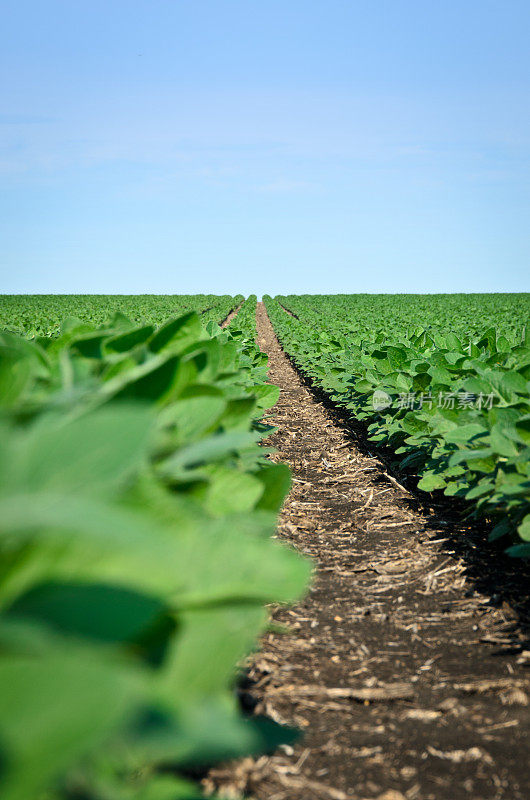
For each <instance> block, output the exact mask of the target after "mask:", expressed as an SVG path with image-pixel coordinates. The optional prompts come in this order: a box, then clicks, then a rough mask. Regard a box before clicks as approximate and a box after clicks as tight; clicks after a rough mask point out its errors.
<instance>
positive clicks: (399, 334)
mask: <svg viewBox="0 0 530 800" xmlns="http://www.w3.org/2000/svg"><path fill="white" fill-rule="evenodd" d="M265 302H266V306H267V310H268V313H269V316H270V318H271V321H272V323H273V326H274V328H275V330H276V333H277V335H278V337H279V339H280V341H281V343H282V345H283V347H284V348H285V350H286V351H287V352H288V353H289V355H290V356H291V357H292V358H293V360H294V361H295V363H296V364H297V365H298V367H299V368H300V369H301V371H302V372H303V373H305V374H306V375H307V376H308V377H309V378H310V379H311V381H313V382H314V383H315V384H316V385H318V386H319V387H321V388H322V389H323V390H324V392H326V393H327V394H328V395H329V396H330V398H331V399H332V400H333V402H335V403H336V404H338V405H340V406H342V407H344V408H345V409H347V411H348V413H350V414H351V415H352V417H353V418H355V419H358V420H361V421H362V422H363V423H364V424H365V425H366V426H367V431H368V436H369V438H370V439H371V440H372V441H373V442H375V443H376V444H377V445H378V446H385V447H390V448H392V449H393V451H394V452H395V453H396V456H397V460H396V466H397V468H398V469H400V470H402V471H405V472H408V473H410V474H412V475H417V476H418V477H419V478H420V480H419V483H418V486H419V488H420V489H422V490H424V491H427V492H432V491H436V490H440V491H443V492H444V494H445V495H447V496H452V497H458V498H462V499H463V500H464V501H466V502H467V503H468V504H469V508H470V511H471V513H472V515H476V516H483V517H486V518H487V519H488V520H489V521H492V522H493V529H492V530H491V533H490V539H491V540H495V539H501V538H503V537H504V539H505V541H506V544H507V546H508V553H509V554H510V555H512V556H530V544H529V542H530V400H529V389H530V331H528V329H526V327H525V321H526V318H527V312H528V296H527V295H515V296H513V297H510V296H508V295H500V296H499V295H490V296H484V297H481V296H471V297H470V298H469V301H466V299H465V296H457V297H456V298H450V299H447V298H445V297H443V296H442V297H441V298H437V297H434V298H427V299H425V298H421V299H414V298H411V300H410V303H408V301H407V298H405V297H402V296H399V295H395V296H391V295H390V296H382V297H381V298H377V297H375V298H373V299H372V300H369V299H368V298H367V297H366V296H359V297H357V296H350V298H349V300H348V298H347V296H339V297H333V296H320V297H308V296H300V297H296V296H294V297H279V298H276V299H275V300H273V299H272V298H270V297H266V298H265ZM467 302H468V303H469V305H466V303H467ZM427 303H429V304H430V310H429V306H428V305H427ZM455 304H457V305H458V304H459V305H460V307H461V311H462V313H461V315H460V317H458V318H457V319H456V320H455V317H454V314H455ZM285 309H287V311H286V310H285ZM383 309H384V310H385V316H382V311H383ZM420 309H421V316H419V312H420ZM481 309H482V313H481V315H480V317H479V319H480V322H479V323H477V315H478V314H479V312H480V310H481ZM288 312H291V313H288ZM496 319H497V320H498V322H499V324H498V325H497V326H495V325H492V324H491V323H493V322H495V320H496ZM420 323H421V324H420ZM477 326H478V332H477Z"/></svg>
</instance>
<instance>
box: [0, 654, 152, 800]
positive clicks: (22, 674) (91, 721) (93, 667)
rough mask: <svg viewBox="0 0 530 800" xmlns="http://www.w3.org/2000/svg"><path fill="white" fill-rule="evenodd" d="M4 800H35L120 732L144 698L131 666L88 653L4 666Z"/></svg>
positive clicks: (3, 662)
mask: <svg viewBox="0 0 530 800" xmlns="http://www.w3.org/2000/svg"><path fill="white" fill-rule="evenodd" d="M0 683H1V684H2V686H4V687H9V691H3V692H2V693H1V694H0V720H1V721H0V741H1V742H2V749H3V754H2V755H3V760H2V773H1V775H0V789H1V794H2V800H28V798H30V797H35V796H36V795H37V793H40V792H42V791H43V790H44V789H46V788H47V786H48V785H49V783H50V781H51V780H52V779H54V778H55V777H57V776H58V775H59V774H60V773H61V772H62V771H63V770H64V769H66V768H67V767H69V766H70V765H71V764H72V763H73V762H74V761H75V760H76V759H78V758H79V757H81V756H82V755H85V754H88V753H89V752H90V750H91V749H92V748H93V747H94V746H95V745H96V744H99V743H100V742H101V740H102V739H103V738H104V737H105V736H107V735H109V734H110V732H111V731H112V730H113V729H115V728H116V726H117V725H118V723H120V722H121V721H122V720H123V719H124V717H125V714H126V713H127V712H130V710H131V708H132V704H133V703H134V700H135V697H136V696H137V694H138V690H139V681H138V680H137V679H134V675H133V673H132V672H131V671H129V670H128V669H127V668H126V666H125V665H124V664H121V663H119V662H117V663H116V664H114V663H112V662H110V661H109V660H108V659H102V658H101V657H99V658H95V657H94V656H93V654H92V653H91V652H90V651H88V650H83V649H79V650H73V649H68V650H66V649H65V650H61V649H57V650H56V651H54V652H52V653H50V654H49V655H48V656H47V657H42V658H29V657H22V656H14V655H11V656H10V657H9V659H7V658H5V657H4V658H2V659H0Z"/></svg>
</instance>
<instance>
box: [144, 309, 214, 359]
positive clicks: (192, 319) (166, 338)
mask: <svg viewBox="0 0 530 800" xmlns="http://www.w3.org/2000/svg"><path fill="white" fill-rule="evenodd" d="M202 335H203V330H202V326H201V322H200V320H199V317H198V315H197V313H196V312H195V311H190V312H189V313H188V314H183V316H181V317H177V319H171V320H169V321H168V322H166V324H165V325H162V327H160V328H159V329H158V330H157V331H156V333H155V334H154V335H153V337H152V338H151V341H150V342H149V349H150V350H151V351H152V352H153V353H160V352H161V351H162V350H165V349H167V348H171V349H172V350H173V349H175V348H176V349H177V350H179V351H180V350H184V348H186V347H187V346H188V345H189V344H191V343H193V342H195V341H196V340H197V339H200V338H201V336H202Z"/></svg>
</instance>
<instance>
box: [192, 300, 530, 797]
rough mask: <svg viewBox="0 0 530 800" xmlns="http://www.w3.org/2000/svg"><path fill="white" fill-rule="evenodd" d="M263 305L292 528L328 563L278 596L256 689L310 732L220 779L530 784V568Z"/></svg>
mask: <svg viewBox="0 0 530 800" xmlns="http://www.w3.org/2000/svg"><path fill="white" fill-rule="evenodd" d="M257 320H258V341H259V344H260V347H261V349H262V350H264V351H265V352H267V353H268V355H269V366H270V372H269V377H270V381H271V382H272V383H275V384H277V385H278V386H280V388H281V390H282V391H281V395H280V400H279V402H278V404H277V406H276V407H275V409H274V410H273V413H272V415H271V418H270V421H271V422H273V423H274V424H275V425H277V426H278V432H277V433H275V434H274V435H273V437H271V439H269V440H268V442H267V443H268V444H269V443H271V444H272V445H274V446H275V447H276V448H277V453H276V454H274V455H273V458H274V459H276V460H281V461H286V462H288V463H289V464H290V466H291V468H292V471H293V478H294V480H293V489H292V491H291V493H290V495H289V497H288V499H287V501H286V503H285V505H284V508H283V511H282V514H281V519H280V525H279V532H278V535H279V537H281V538H282V539H285V540H286V541H288V542H290V543H291V544H292V545H293V546H294V547H296V548H298V549H299V550H300V551H302V552H303V553H306V554H309V555H310V556H312V557H313V559H314V561H315V576H314V582H313V586H312V589H311V591H310V592H309V594H308V595H307V597H306V598H305V599H304V600H303V601H302V602H301V603H300V604H299V605H297V606H296V607H294V608H276V609H274V610H273V613H272V616H273V619H274V620H275V622H277V623H280V624H281V625H283V626H285V628H286V632H284V633H282V632H274V633H268V634H267V635H265V636H264V637H263V640H262V643H261V650H260V651H259V653H257V654H256V655H255V656H254V657H253V658H252V659H251V660H250V661H249V665H248V672H247V679H246V684H245V686H244V688H242V689H241V694H242V703H243V705H244V706H245V707H247V708H252V709H253V713H257V714H266V715H268V716H269V717H271V718H272V719H274V720H276V721H278V722H280V723H288V724H290V725H296V726H298V727H299V728H300V729H301V730H302V732H303V736H302V737H301V739H300V742H299V743H298V744H297V745H296V746H295V747H294V748H290V747H283V748H281V749H280V751H278V752H277V753H275V754H273V755H271V756H263V757H261V758H259V759H250V758H248V759H244V760H243V761H239V762H235V763H231V764H228V765H225V766H224V767H222V768H220V769H217V770H215V771H213V772H212V773H211V774H210V776H209V777H208V778H207V779H206V780H205V782H204V783H205V786H206V788H207V789H210V790H212V791H213V790H214V789H217V790H218V791H219V792H220V795H221V796H223V797H233V798H236V797H252V798H255V800H298V799H299V798H300V800H301V799H302V798H304V800H315V799H317V798H322V800H350V799H351V800H361V799H363V800H364V799H368V798H370V799H371V798H379V800H404V799H406V800H460V798H466V800H493V799H494V798H495V800H501V799H503V800H504V799H506V800H508V798H509V800H528V798H529V797H530V771H529V768H528V766H529V764H528V762H529V759H528V744H529V730H530V705H529V703H530V670H529V669H528V667H529V666H530V643H529V641H528V619H527V612H528V602H527V595H528V585H529V584H528V583H526V584H525V580H528V572H525V571H524V569H525V568H524V567H521V565H520V564H519V565H515V564H513V562H509V563H508V560H507V559H503V557H502V556H501V555H500V554H499V553H495V551H493V550H491V548H490V549H488V548H487V547H484V543H483V541H482V539H483V534H481V533H480V532H473V531H469V530H466V529H465V527H464V526H463V524H462V522H459V521H457V517H456V516H455V519H452V518H451V514H450V513H449V514H447V515H446V519H445V520H444V519H440V517H439V514H436V513H431V511H430V510H429V508H427V507H425V506H423V505H422V504H421V503H419V502H418V500H417V498H415V497H414V495H412V494H410V492H409V491H408V490H407V489H406V488H405V487H404V486H403V485H402V484H401V481H398V480H396V478H395V477H394V476H392V475H389V474H387V471H386V467H385V465H384V463H382V462H381V461H380V460H379V459H377V458H375V457H373V456H371V455H370V453H369V450H368V448H367V447H366V446H364V447H363V446H359V445H358V444H356V442H355V437H354V436H352V433H351V431H349V430H348V429H347V428H346V427H345V425H344V424H343V423H342V422H341V420H340V418H339V416H338V415H337V414H336V413H335V412H334V411H333V409H329V408H326V406H325V405H324V404H323V403H322V402H321V401H320V400H319V399H317V397H316V396H315V394H314V393H313V392H312V391H311V390H310V389H309V388H308V387H307V386H306V385H305V384H304V381H303V380H302V378H301V377H300V376H299V375H298V374H297V372H296V371H295V370H294V369H293V367H292V366H291V364H290V363H289V360H288V359H287V357H286V356H285V354H284V353H283V351H282V350H281V348H280V346H279V344H278V341H277V340H276V337H275V335H274V332H273V330H272V326H271V324H270V322H269V319H268V317H267V315H266V312H265V308H264V307H263V305H262V304H259V306H258V316H257ZM496 571H497V572H496ZM525 585H526V592H525ZM503 586H507V587H509V591H508V590H507V592H506V593H503V589H502V587H503Z"/></svg>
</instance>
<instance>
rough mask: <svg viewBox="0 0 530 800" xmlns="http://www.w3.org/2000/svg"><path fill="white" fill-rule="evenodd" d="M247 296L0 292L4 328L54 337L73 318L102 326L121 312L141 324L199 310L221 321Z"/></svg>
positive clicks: (0, 321) (0, 322) (203, 315)
mask: <svg viewBox="0 0 530 800" xmlns="http://www.w3.org/2000/svg"><path fill="white" fill-rule="evenodd" d="M242 301H243V295H237V296H236V297H231V296H230V295H212V294H195V295H185V294H181V295H178V294H177V295H153V294H149V295H148V294H146V295H98V294H86V295H83V294H76V295H71V294H70V295H67V294H63V295H53V294H49V295H42V294H40V295H39V294H35V295H0V329H3V328H7V329H9V330H14V331H16V332H19V333H23V334H25V335H26V336H30V337H36V336H53V335H56V334H57V333H58V332H59V330H60V328H61V326H62V325H64V324H65V321H66V320H67V319H69V318H75V319H77V320H80V321H81V322H87V323H89V324H90V325H102V324H103V323H104V322H106V321H107V320H108V319H110V317H111V316H112V315H113V314H114V313H116V312H121V313H122V314H126V315H127V316H128V317H129V319H130V320H131V321H132V322H134V323H137V324H140V323H143V324H152V325H161V324H162V323H163V322H165V321H166V320H167V319H168V318H169V317H176V316H179V315H180V314H183V313H185V312H187V311H196V312H197V313H198V314H200V315H201V318H202V319H203V321H204V322H209V321H210V320H212V321H213V322H217V323H220V322H221V321H222V320H223V319H224V318H225V317H226V316H227V315H228V313H229V311H230V310H231V309H233V308H236V307H237V306H238V305H239V304H240V303H241V302H242Z"/></svg>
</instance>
